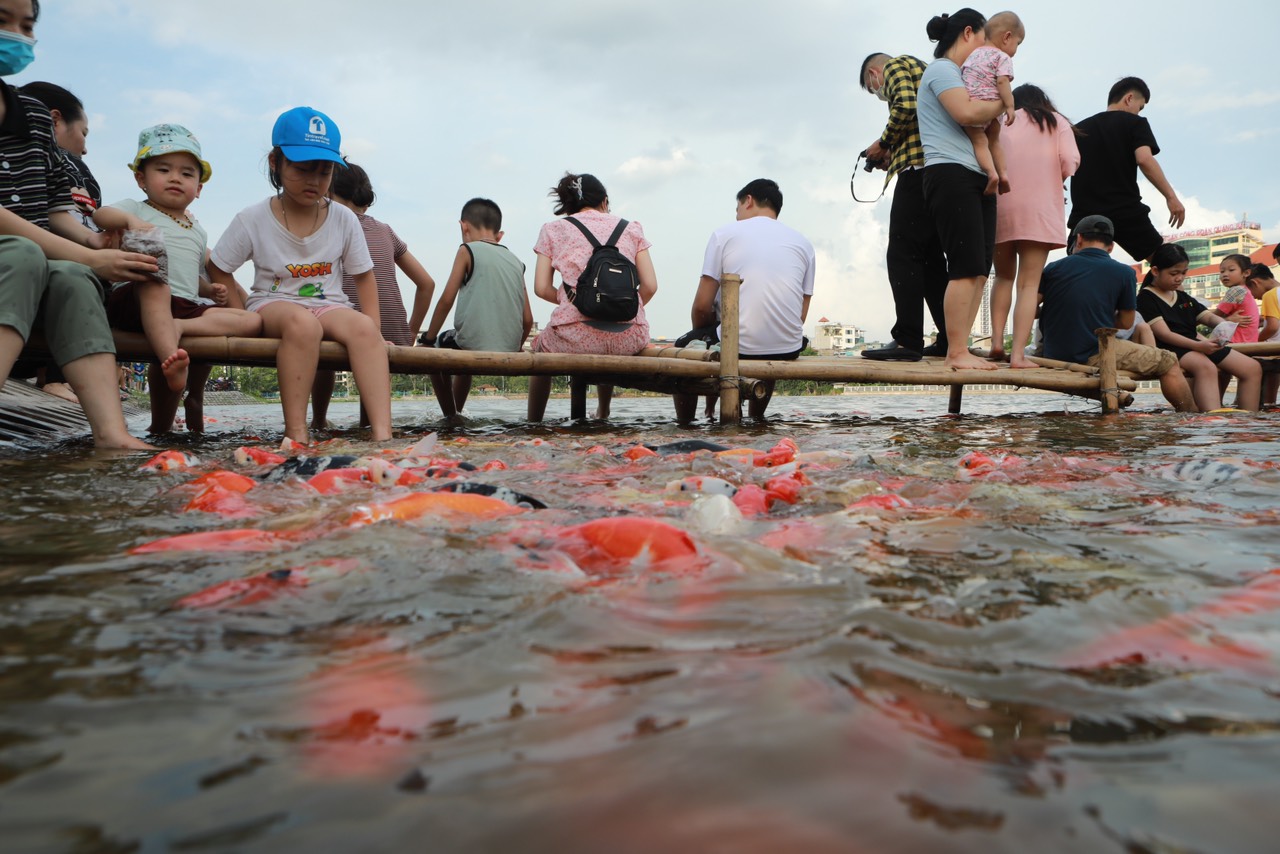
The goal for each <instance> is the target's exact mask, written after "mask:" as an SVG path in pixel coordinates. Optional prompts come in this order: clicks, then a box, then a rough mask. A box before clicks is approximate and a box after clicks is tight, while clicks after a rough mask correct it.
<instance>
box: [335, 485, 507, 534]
mask: <svg viewBox="0 0 1280 854" xmlns="http://www.w3.org/2000/svg"><path fill="white" fill-rule="evenodd" d="M520 512H523V511H522V510H521V509H520V508H518V507H513V506H512V505H510V504H508V503H507V502H505V501H500V500H498V499H497V498H490V497H488V496H485V495H466V494H460V495H459V494H454V493H447V492H414V493H412V494H410V495H405V496H402V497H400V498H395V499H392V500H391V501H384V502H382V503H379V504H368V505H363V506H360V507H357V508H356V509H355V512H353V513H352V514H351V515H350V516H348V517H347V520H346V524H347V525H348V526H350V527H357V526H360V525H371V524H373V523H374V522H382V521H384V520H387V519H394V520H397V521H401V522H408V521H412V520H414V519H419V518H421V517H423V516H426V515H442V516H457V515H461V516H469V517H471V518H473V519H498V518H500V517H502V516H510V515H511V514H513V513H520Z"/></svg>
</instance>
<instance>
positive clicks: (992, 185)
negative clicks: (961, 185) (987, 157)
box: [982, 172, 1000, 196]
mask: <svg viewBox="0 0 1280 854" xmlns="http://www.w3.org/2000/svg"><path fill="white" fill-rule="evenodd" d="M999 189H1000V176H999V175H997V174H996V173H994V172H988V173H987V188H986V189H985V190H983V191H982V195H984V196H994V195H995V194H996V191H997V190H999Z"/></svg>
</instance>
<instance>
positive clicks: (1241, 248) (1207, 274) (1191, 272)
mask: <svg viewBox="0 0 1280 854" xmlns="http://www.w3.org/2000/svg"><path fill="white" fill-rule="evenodd" d="M1166 239H1167V240H1168V242H1170V243H1177V244H1178V245H1179V246H1181V247H1182V248H1183V249H1185V250H1187V258H1188V261H1189V263H1188V264H1187V277H1186V278H1185V279H1183V280H1182V290H1183V291H1185V292H1186V293H1188V294H1190V295H1191V296H1193V297H1195V298H1196V299H1198V300H1200V302H1202V303H1205V304H1206V305H1209V306H1210V307H1212V306H1213V305H1216V304H1217V303H1218V302H1219V301H1221V300H1222V295H1223V293H1224V292H1225V290H1226V289H1225V288H1223V287H1222V278H1221V269H1220V268H1221V266H1222V259H1223V258H1225V257H1227V256H1228V255H1247V256H1249V260H1250V261H1251V262H1253V263H1254V264H1258V263H1262V264H1266V265H1267V266H1268V267H1270V268H1271V269H1272V270H1276V271H1278V272H1277V275H1280V265H1277V264H1276V261H1275V259H1274V258H1273V257H1272V256H1271V253H1272V252H1273V251H1274V250H1275V248H1276V244H1274V243H1263V240H1262V228H1261V226H1259V225H1258V223H1256V222H1247V221H1241V222H1233V223H1230V224H1229V225H1219V226H1215V227H1214V228H1198V229H1194V230H1192V231H1180V232H1178V233H1177V234H1171V235H1169V236H1168V238H1166ZM1133 269H1134V271H1135V272H1136V273H1137V274H1138V283H1139V284H1141V283H1142V279H1143V277H1144V276H1145V275H1146V274H1147V269H1148V268H1147V264H1146V263H1145V262H1144V263H1141V264H1134V265H1133Z"/></svg>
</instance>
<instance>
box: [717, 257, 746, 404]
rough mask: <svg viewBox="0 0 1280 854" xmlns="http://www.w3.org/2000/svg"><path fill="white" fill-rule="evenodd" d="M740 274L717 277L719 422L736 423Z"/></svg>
mask: <svg viewBox="0 0 1280 854" xmlns="http://www.w3.org/2000/svg"><path fill="white" fill-rule="evenodd" d="M741 286H742V277H741V276H737V275H734V274H733V273H726V274H725V275H724V277H723V278H721V279H720V423H721V424H737V423H738V422H739V421H740V420H741V419H742V413H741V412H739V410H738V404H739V394H738V289H739V288H740V287H741Z"/></svg>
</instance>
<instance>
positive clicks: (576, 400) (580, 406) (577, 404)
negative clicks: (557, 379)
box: [569, 374, 588, 421]
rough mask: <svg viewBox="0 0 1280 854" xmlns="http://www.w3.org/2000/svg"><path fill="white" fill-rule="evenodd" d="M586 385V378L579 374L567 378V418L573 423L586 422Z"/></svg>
mask: <svg viewBox="0 0 1280 854" xmlns="http://www.w3.org/2000/svg"><path fill="white" fill-rule="evenodd" d="M587 385H588V383H587V380H586V377H583V376H580V375H579V374H574V375H573V376H571V377H569V417H570V418H572V419H573V420H574V421H585V420H586V417H587Z"/></svg>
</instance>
